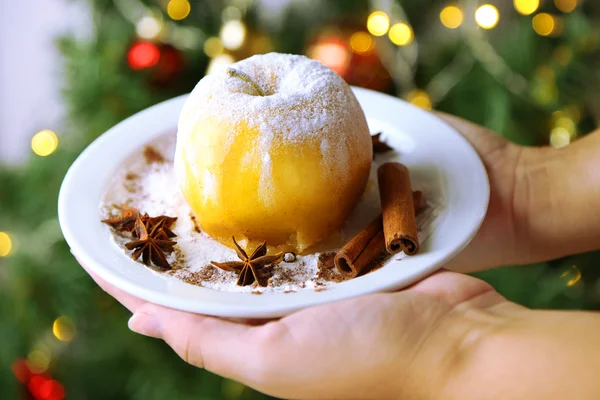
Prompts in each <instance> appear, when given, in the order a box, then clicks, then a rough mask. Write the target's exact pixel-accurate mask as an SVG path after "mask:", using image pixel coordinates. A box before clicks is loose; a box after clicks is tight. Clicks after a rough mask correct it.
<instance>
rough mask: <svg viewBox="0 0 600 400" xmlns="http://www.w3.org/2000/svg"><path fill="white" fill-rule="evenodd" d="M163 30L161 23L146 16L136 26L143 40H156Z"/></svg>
mask: <svg viewBox="0 0 600 400" xmlns="http://www.w3.org/2000/svg"><path fill="white" fill-rule="evenodd" d="M161 30H162V25H161V22H160V21H159V20H158V19H156V18H154V17H152V16H148V15H147V16H145V17H143V18H142V19H140V20H139V22H138V23H137V24H136V25H135V31H136V33H137V35H138V36H139V37H141V38H143V39H154V38H156V37H157V36H158V34H159V33H160V31H161Z"/></svg>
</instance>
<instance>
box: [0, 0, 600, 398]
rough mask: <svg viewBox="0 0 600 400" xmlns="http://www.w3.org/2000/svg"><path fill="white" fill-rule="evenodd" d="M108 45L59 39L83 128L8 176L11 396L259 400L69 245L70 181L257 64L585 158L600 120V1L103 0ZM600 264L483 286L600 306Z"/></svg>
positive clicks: (38, 142)
mask: <svg viewBox="0 0 600 400" xmlns="http://www.w3.org/2000/svg"><path fill="white" fill-rule="evenodd" d="M90 5H91V7H92V10H93V25H94V29H93V34H92V37H91V38H86V39H84V40H79V39H76V38H75V37H72V36H67V37H62V38H59V39H58V42H57V45H58V46H59V48H60V50H61V52H62V54H63V55H64V61H65V69H64V74H63V79H64V99H65V101H66V103H67V105H68V109H69V117H70V118H69V119H70V125H69V126H70V128H69V129H68V131H64V132H58V133H55V132H52V131H48V130H44V131H41V132H37V133H35V132H32V150H33V154H32V156H31V157H30V159H29V160H28V162H27V163H26V165H24V166H22V167H19V168H9V167H1V168H0V315H1V318H0V337H2V338H3V344H2V345H0V397H2V398H3V399H4V398H6V399H18V398H24V399H40V400H59V399H62V398H64V397H65V396H67V397H68V398H72V399H84V398H85V399H112V398H114V399H120V398H123V399H150V400H152V399H157V400H158V399H168V398H176V399H198V398H201V399H251V398H252V399H255V398H256V399H258V398H265V396H263V395H261V394H258V393H256V392H254V391H252V390H250V389H248V388H245V387H243V386H242V385H240V384H238V383H236V382H233V381H229V380H224V379H222V378H220V377H217V376H215V375H212V374H210V373H207V372H205V371H202V370H199V369H196V368H193V367H190V366H188V365H186V364H185V363H183V362H182V361H181V360H180V359H178V358H177V356H176V355H175V354H174V353H173V352H172V351H171V350H170V349H169V348H168V347H167V346H165V345H164V344H163V343H162V342H159V341H156V340H152V339H148V338H144V337H141V336H138V335H135V334H133V333H131V332H129V330H128V329H127V319H128V317H129V315H128V313H127V312H126V311H125V310H124V309H123V308H122V307H121V306H120V305H119V304H117V303H116V302H115V301H114V300H113V299H111V298H110V297H109V296H108V295H106V294H105V293H104V292H102V291H101V290H100V289H99V288H97V287H96V286H95V285H94V283H93V282H92V281H91V279H90V278H89V277H88V276H87V274H86V273H85V272H84V271H83V270H82V269H81V268H80V267H79V266H78V265H77V263H76V262H75V260H74V259H73V257H72V255H71V254H70V252H69V248H68V246H67V245H66V243H65V242H64V240H63V238H62V235H61V231H60V228H59V226H58V221H57V215H56V200H57V194H58V190H59V186H60V183H61V181H62V178H63V176H64V174H65V172H66V170H67V168H68V167H69V165H70V164H71V163H72V162H73V161H74V159H75V158H76V156H77V155H78V154H79V152H81V151H82V150H83V149H84V148H85V147H86V146H87V145H88V144H89V143H90V142H91V141H93V140H94V139H95V138H96V137H98V136H99V135H100V134H102V132H104V131H105V130H106V129H108V128H110V127H111V126H112V125H114V124H116V123H117V122H119V121H121V120H123V119H124V118H126V117H127V116H129V115H131V114H133V113H135V112H137V111H139V110H142V109H144V108H146V107H148V106H150V105H152V104H155V103H157V102H160V101H162V100H165V99H168V98H171V97H174V96H176V95H179V94H183V93H187V92H189V91H190V90H191V89H192V88H193V87H194V85H195V84H196V83H197V82H198V80H199V79H201V78H202V76H203V75H204V74H206V73H207V72H210V71H213V70H215V69H217V68H219V67H222V66H223V65H227V64H229V63H231V62H233V61H235V60H239V59H242V58H245V57H248V56H250V55H252V54H257V53H266V52H269V51H278V52H289V53H298V54H306V55H308V56H310V57H313V58H315V59H318V60H320V61H321V62H322V63H324V64H325V65H327V66H329V67H331V68H332V69H334V70H335V71H336V72H338V73H339V74H340V75H341V76H342V77H343V78H345V79H346V80H347V81H348V82H349V83H350V84H352V85H356V86H362V87H367V88H371V89H374V90H379V91H382V92H386V93H390V94H393V95H396V96H399V97H402V98H404V99H406V100H407V101H409V102H411V103H413V104H415V105H417V106H420V107H423V108H425V109H432V108H435V109H438V110H441V111H446V112H449V113H452V114H456V115H458V116H460V117H463V118H466V119H469V120H472V121H474V122H476V123H479V124H481V125H485V126H487V127H489V128H491V129H493V130H495V131H497V132H499V133H500V134H502V135H504V136H506V137H507V138H509V139H510V140H512V141H514V142H517V143H521V144H524V145H552V146H555V147H562V146H567V145H569V143H570V142H571V141H573V140H575V139H576V138H577V137H578V136H580V135H582V134H585V133H588V132H590V131H592V130H594V129H596V128H597V127H598V123H599V122H598V121H599V120H600V97H599V94H598V93H600V91H599V89H600V76H598V74H597V71H598V70H599V69H598V67H600V65H599V64H600V57H598V55H599V49H600V4H599V3H598V2H595V1H591V0H588V1H582V0H554V1H551V0H546V1H542V2H540V1H539V0H514V2H507V1H500V0H489V4H484V2H479V1H477V0H459V1H458V2H456V3H452V4H449V3H447V2H446V1H435V0H421V1H418V2H417V1H408V0H404V1H392V0H387V1H385V0H372V1H367V0H351V1H350V0H330V1H327V2H322V1H317V0H306V1H300V0H294V1H278V0H270V1H266V0H263V1H261V2H258V1H255V2H252V1H251V0H229V1H222V2H221V1H218V0H197V1H189V0H170V1H169V0H164V1H162V0H144V1H141V0H90ZM599 261H600V253H591V254H581V255H576V256H572V257H568V258H565V259H560V260H555V261H552V262H548V263H543V264H538V265H533V266H526V267H513V268H503V269H498V270H493V271H488V272H485V273H481V274H479V276H480V277H482V278H483V279H485V280H487V281H489V282H490V283H492V284H493V285H494V286H495V287H496V288H497V289H498V290H499V291H500V292H501V293H503V294H504V295H506V296H507V297H508V298H510V299H511V300H514V301H516V302H518V303H521V304H524V305H527V306H530V307H539V308H542V307H544V308H582V309H600V269H599V268H598V266H597V264H598V262H599Z"/></svg>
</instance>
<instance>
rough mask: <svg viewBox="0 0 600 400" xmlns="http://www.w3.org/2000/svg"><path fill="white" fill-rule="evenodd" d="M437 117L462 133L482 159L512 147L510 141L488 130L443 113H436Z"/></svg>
mask: <svg viewBox="0 0 600 400" xmlns="http://www.w3.org/2000/svg"><path fill="white" fill-rule="evenodd" d="M435 115H437V116H438V117H439V118H441V119H442V120H444V121H446V122H447V123H448V124H449V125H450V126H452V127H453V128H454V129H456V130H457V131H458V132H460V133H461V134H462V135H463V136H464V137H465V139H467V140H468V141H469V143H471V145H472V146H473V147H475V149H476V150H477V152H478V153H479V154H480V155H482V157H485V156H487V155H490V154H493V153H495V152H496V151H498V150H502V149H504V148H506V147H507V146H510V142H509V141H508V140H506V139H505V138H503V137H502V136H500V135H498V134H496V133H494V132H492V131H491V130H489V129H487V128H484V127H482V126H479V125H477V124H474V123H472V122H469V121H466V120H464V119H462V118H458V117H455V116H453V115H449V114H445V113H442V112H435ZM484 161H485V160H484Z"/></svg>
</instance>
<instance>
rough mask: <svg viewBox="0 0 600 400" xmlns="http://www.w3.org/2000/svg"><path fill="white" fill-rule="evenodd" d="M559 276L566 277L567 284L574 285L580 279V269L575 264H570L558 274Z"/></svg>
mask: <svg viewBox="0 0 600 400" xmlns="http://www.w3.org/2000/svg"><path fill="white" fill-rule="evenodd" d="M560 277H561V278H567V279H568V280H567V286H569V287H571V286H575V285H576V284H577V282H579V281H580V280H581V271H580V270H579V268H577V266H575V265H572V266H571V268H569V269H568V270H566V271H565V272H563V273H562V274H561V275H560Z"/></svg>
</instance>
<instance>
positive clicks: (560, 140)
mask: <svg viewBox="0 0 600 400" xmlns="http://www.w3.org/2000/svg"><path fill="white" fill-rule="evenodd" d="M569 143H571V134H570V133H569V131H567V130H566V129H565V128H562V127H560V126H558V127H556V128H553V129H552V132H550V145H551V146H552V147H555V148H557V149H560V148H561V147H566V146H568V145H569Z"/></svg>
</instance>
